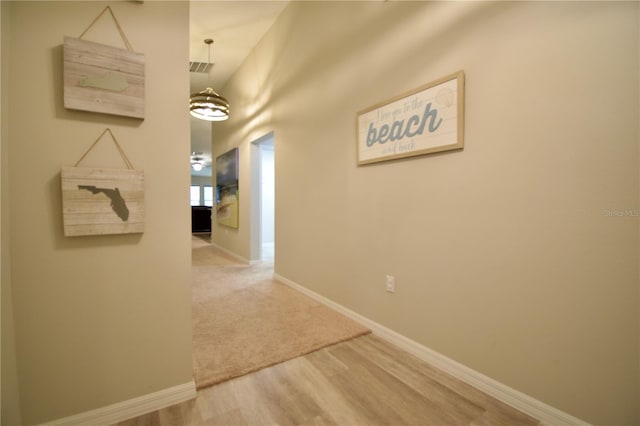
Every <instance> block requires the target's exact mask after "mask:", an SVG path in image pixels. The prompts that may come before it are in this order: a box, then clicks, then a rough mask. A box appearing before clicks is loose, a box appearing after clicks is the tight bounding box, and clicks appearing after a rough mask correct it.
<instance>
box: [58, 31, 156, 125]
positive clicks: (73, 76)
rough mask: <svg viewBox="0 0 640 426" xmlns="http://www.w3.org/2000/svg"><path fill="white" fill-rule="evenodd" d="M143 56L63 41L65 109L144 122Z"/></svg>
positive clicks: (111, 47)
mask: <svg viewBox="0 0 640 426" xmlns="http://www.w3.org/2000/svg"><path fill="white" fill-rule="evenodd" d="M144 63H145V59H144V54H142V53H136V52H133V51H131V50H127V49H120V48H118V47H114V46H108V45H105V44H100V43H95V42H92V41H86V40H81V39H79V38H74V37H65V38H64V107H65V108H69V109H76V110H82V111H91V112H99V113H104V114H113V115H121V116H126V117H135V118H144V112H145V84H144V74H145V69H144Z"/></svg>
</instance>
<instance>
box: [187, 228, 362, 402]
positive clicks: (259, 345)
mask: <svg viewBox="0 0 640 426" xmlns="http://www.w3.org/2000/svg"><path fill="white" fill-rule="evenodd" d="M272 268H273V265H272V264H268V263H263V264H259V265H253V266H247V265H243V264H239V263H238V262H237V261H235V260H234V258H233V257H231V256H229V255H227V254H225V253H224V252H222V251H221V250H218V249H216V248H215V247H213V246H211V245H210V244H208V243H207V242H206V241H205V240H203V239H201V238H196V237H194V239H193V290H192V295H193V296H192V297H193V358H194V376H195V380H196V385H197V388H198V389H201V388H203V387H207V386H211V385H213V384H216V383H219V382H222V381H225V380H229V379H231V378H234V377H238V376H241V375H243V374H247V373H250V372H252V371H256V370H259V369H261V368H264V367H268V366H271V365H274V364H277V363H280V362H283V361H286V360H289V359H292V358H295V357H297V356H300V355H304V354H307V353H309V352H312V351H315V350H317V349H320V348H323V347H325V346H328V345H332V344H335V343H338V342H342V341H344V340H348V339H351V338H354V337H357V336H361V335H363V334H367V333H369V330H367V329H366V328H365V327H362V326H361V325H359V324H357V323H355V322H354V321H352V320H350V319H349V318H347V317H345V316H343V315H342V314H339V313H337V312H335V311H333V310H331V309H329V308H327V307H325V306H324V305H322V304H320V303H318V302H316V301H314V300H313V299H310V298H309V297H307V296H305V295H303V294H301V293H300V292H297V291H295V290H293V289H291V288H289V287H287V286H285V285H284V284H280V283H277V282H275V281H273V280H272V279H271V276H272V274H273V269H272Z"/></svg>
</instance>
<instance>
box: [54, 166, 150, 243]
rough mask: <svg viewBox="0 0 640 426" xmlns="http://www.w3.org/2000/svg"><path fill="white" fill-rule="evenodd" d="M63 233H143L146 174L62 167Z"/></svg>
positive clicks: (118, 170) (69, 235)
mask: <svg viewBox="0 0 640 426" xmlns="http://www.w3.org/2000/svg"><path fill="white" fill-rule="evenodd" d="M60 176H61V186H62V218H63V226H64V235H65V236H67V237H71V236H83V235H107V234H130V233H141V232H144V223H145V211H144V173H143V172H142V171H140V170H129V169H102V168H85V167H63V168H62V170H61V173H60Z"/></svg>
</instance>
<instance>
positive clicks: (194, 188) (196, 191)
mask: <svg viewBox="0 0 640 426" xmlns="http://www.w3.org/2000/svg"><path fill="white" fill-rule="evenodd" d="M191 205H192V206H199V205H200V185H191Z"/></svg>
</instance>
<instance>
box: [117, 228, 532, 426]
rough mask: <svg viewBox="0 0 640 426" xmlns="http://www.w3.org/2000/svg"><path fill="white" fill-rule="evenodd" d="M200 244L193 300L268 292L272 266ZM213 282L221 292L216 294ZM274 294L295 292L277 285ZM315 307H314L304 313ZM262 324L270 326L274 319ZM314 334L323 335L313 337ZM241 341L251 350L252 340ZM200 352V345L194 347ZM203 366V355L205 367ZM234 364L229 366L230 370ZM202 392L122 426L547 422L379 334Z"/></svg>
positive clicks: (195, 260) (216, 348)
mask: <svg viewBox="0 0 640 426" xmlns="http://www.w3.org/2000/svg"><path fill="white" fill-rule="evenodd" d="M192 243H193V268H194V276H197V277H196V278H194V292H196V293H197V292H202V291H203V290H202V289H197V286H198V284H197V281H198V280H205V281H208V284H207V286H206V288H207V289H206V291H208V292H214V293H217V294H223V295H224V294H230V293H233V292H234V291H237V290H238V286H240V287H251V286H253V285H254V284H255V282H258V283H260V282H261V281H262V282H265V283H269V281H270V274H271V272H272V267H273V265H272V264H270V263H268V262H265V263H263V264H260V265H257V266H254V267H249V266H246V265H242V264H239V263H238V261H237V260H236V259H234V258H233V257H232V256H230V255H227V254H225V253H224V252H222V251H220V250H217V249H215V248H214V247H212V246H210V244H209V241H208V240H207V239H206V237H205V238H202V237H194V238H193V240H192ZM211 265H217V266H219V267H220V268H221V269H218V271H220V270H221V271H223V275H217V276H212V275H210V273H209V275H207V273H206V272H203V271H206V270H207V269H206V268H207V266H211ZM202 268H205V269H202ZM211 270H214V271H215V270H216V268H214V269H211ZM213 282H215V283H216V285H211V283H213ZM258 285H259V284H258ZM269 285H273V286H276V287H278V286H281V287H282V289H284V290H286V291H291V292H294V291H293V290H290V289H288V287H286V286H283V285H280V284H278V283H275V282H272V283H271V284H269ZM294 293H297V292H294ZM269 296H270V297H275V298H284V299H287V298H289V297H292V295H290V294H288V293H286V292H285V293H282V292H270V293H269ZM297 296H301V295H297ZM195 297H197V296H195ZM194 300H195V299H194ZM250 300H251V299H250ZM300 303H304V302H302V299H301V300H300V301H297V303H296V304H300ZM312 303H313V302H312ZM249 304H253V303H252V302H250V303H248V304H247V305H246V306H240V307H239V306H236V307H235V308H234V310H237V311H240V312H246V311H250V310H251V309H252V307H251V306H249ZM196 305H197V303H196V302H194V310H197V309H198V307H197V306H196ZM316 308H317V307H315V306H310V307H309V306H305V308H304V309H306V310H313V309H316ZM321 308H323V307H321ZM217 310H224V307H223V306H219V307H218V308H217ZM286 314H287V313H286V312H285V313H283V315H286ZM333 314H334V313H333V312H328V313H327V312H324V315H325V317H324V319H326V321H325V320H316V322H319V323H323V322H331V315H333ZM255 320H256V321H258V322H267V321H265V320H266V319H265V318H255ZM196 322H197V321H194V326H195V323H196ZM345 324H347V325H348V323H345ZM248 332H250V331H247V329H246V328H245V329H243V328H241V327H238V328H237V329H235V328H234V330H233V334H243V333H248ZM313 333H315V331H312V332H309V334H313ZM241 337H242V336H241ZM233 338H235V336H234V337H233ZM240 341H241V342H247V340H246V339H245V340H242V339H241V340H240ZM284 341H286V340H279V341H278V342H284ZM213 343H214V346H212V347H210V348H207V349H206V350H205V352H214V351H223V350H224V348H223V346H224V345H225V343H226V342H224V343H220V342H219V341H218V342H213ZM216 343H217V345H215V344H216ZM276 343H277V342H276ZM288 343H289V342H288V341H287V344H281V343H277V344H276V346H287V345H288ZM198 344H200V343H198V342H197V341H194V346H197V345H198ZM245 344H246V345H247V346H248V345H251V344H252V343H245ZM272 347H273V346H272ZM243 349H246V348H244V347H243ZM197 352H198V348H195V347H194V353H197ZM242 352H245V350H243V351H242ZM266 355H269V354H266ZM196 358H197V357H196V356H195V355H194V362H196V364H197V360H196ZM223 358H224V357H223ZM233 361H235V360H232V359H230V357H227V358H226V361H225V362H229V363H231V362H233ZM215 364H222V360H221V359H216V360H215ZM216 367H221V365H216ZM222 367H225V366H222ZM223 370H224V368H223ZM196 382H198V378H197V377H196ZM198 387H199V388H200V390H199V391H198V394H197V397H196V399H195V400H191V401H187V402H184V403H181V404H177V405H175V406H172V407H168V408H165V409H162V410H159V411H156V412H153V413H150V414H147V415H144V416H141V417H138V418H135V419H131V420H129V421H125V422H122V423H119V426H134V425H136V426H137V425H172V426H175V425H185V426H186V425H263V424H269V425H274V424H278V425H403V424H406V425H429V424H433V425H443V424H446V425H477V426H479V425H488V424H491V425H535V424H537V423H538V422H537V421H535V420H533V419H531V418H529V417H528V416H526V415H524V414H521V413H519V412H518V411H516V410H514V409H513V408H510V407H508V406H506V405H505V404H503V403H501V402H499V401H497V400H495V399H494V398H492V397H490V396H488V395H486V394H484V393H482V392H480V391H478V390H476V389H474V388H472V387H471V386H469V385H466V384H464V383H462V382H460V381H459V380H457V379H454V378H452V377H451V376H449V375H447V374H446V373H443V372H441V371H440V370H437V369H435V368H433V367H431V366H429V365H428V364H427V363H425V362H423V361H421V360H419V359H417V358H415V357H414V356H412V355H410V354H408V353H406V352H404V351H402V350H400V349H398V348H396V347H395V346H393V345H391V344H389V343H387V342H386V341H384V340H382V339H381V338H379V337H377V336H374V335H372V334H367V335H364V336H361V337H356V338H353V339H350V340H347V341H344V342H342V343H337V344H334V345H330V346H326V347H324V348H322V349H319V350H316V351H313V352H311V353H308V354H306V355H303V356H299V357H296V358H293V359H289V360H288V361H285V362H281V363H278V364H276V365H273V366H271V367H267V368H263V369H260V370H259V371H255V372H253V373H249V374H246V375H241V376H240V377H236V378H233V379H231V380H226V381H222V382H219V383H217V384H214V385H213V386H208V387H207V386H198Z"/></svg>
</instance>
